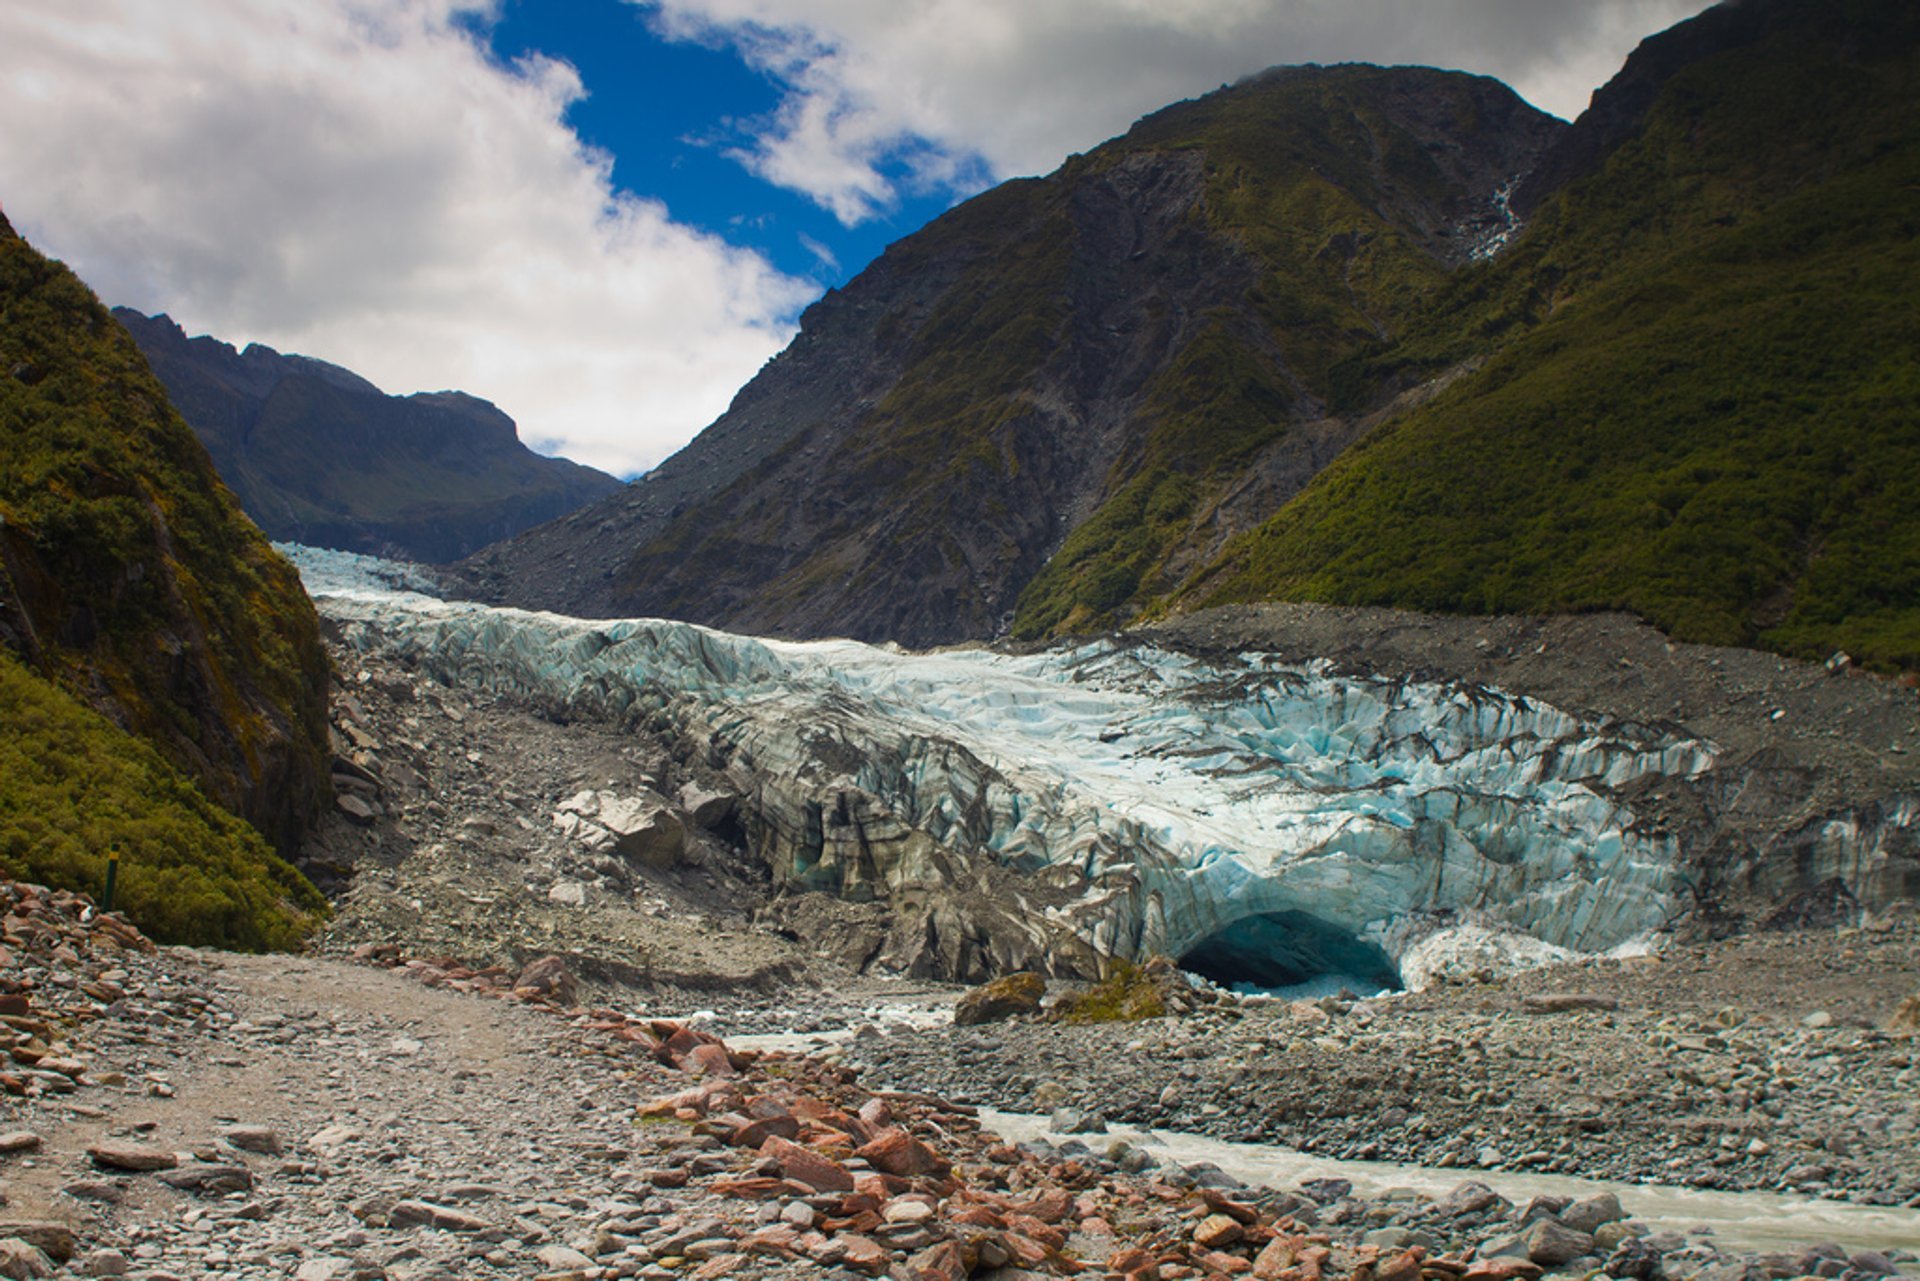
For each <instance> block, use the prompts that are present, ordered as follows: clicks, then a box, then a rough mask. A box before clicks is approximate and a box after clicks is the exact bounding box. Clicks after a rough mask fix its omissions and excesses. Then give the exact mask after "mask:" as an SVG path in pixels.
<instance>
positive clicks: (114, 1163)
mask: <svg viewBox="0 0 1920 1281" xmlns="http://www.w3.org/2000/svg"><path fill="white" fill-rule="evenodd" d="M87 1155H88V1156H90V1157H92V1158H93V1163H94V1164H95V1165H97V1166H99V1167H100V1168H101V1169H103V1170H132V1171H135V1172H139V1171H145V1170H171V1169H173V1168H174V1167H175V1166H177V1165H179V1164H180V1158H179V1157H177V1156H175V1155H174V1154H173V1153H172V1152H170V1151H168V1150H167V1149H166V1148H157V1147H154V1146H152V1145H151V1144H147V1143H123V1142H119V1141H116V1140H113V1139H108V1140H105V1141H104V1142H100V1143H96V1144H94V1145H93V1146H92V1147H90V1148H88V1149H87Z"/></svg>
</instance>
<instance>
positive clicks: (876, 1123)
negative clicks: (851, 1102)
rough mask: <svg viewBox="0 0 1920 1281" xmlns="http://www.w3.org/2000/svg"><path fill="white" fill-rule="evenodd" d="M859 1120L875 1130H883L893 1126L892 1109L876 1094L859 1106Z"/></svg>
mask: <svg viewBox="0 0 1920 1281" xmlns="http://www.w3.org/2000/svg"><path fill="white" fill-rule="evenodd" d="M860 1119H861V1120H862V1121H865V1122H866V1123H867V1124H868V1125H870V1126H872V1127H873V1128H874V1129H875V1130H884V1129H886V1128H887V1127H888V1126H890V1125H892V1124H893V1109H892V1108H891V1107H888V1106H887V1101H886V1100H885V1099H883V1098H881V1097H880V1096H879V1095H877V1094H876V1095H874V1096H873V1097H872V1098H870V1099H868V1100H867V1101H866V1102H865V1103H862V1104H861V1105H860Z"/></svg>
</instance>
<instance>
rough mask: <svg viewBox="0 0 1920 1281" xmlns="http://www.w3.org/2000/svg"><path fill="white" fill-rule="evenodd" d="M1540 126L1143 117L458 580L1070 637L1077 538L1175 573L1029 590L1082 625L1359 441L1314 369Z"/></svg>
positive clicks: (1350, 419)
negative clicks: (646, 472) (696, 425)
mask: <svg viewBox="0 0 1920 1281" xmlns="http://www.w3.org/2000/svg"><path fill="white" fill-rule="evenodd" d="M1559 128H1561V126H1560V125H1559V124H1558V122H1557V121H1554V120H1552V119H1551V118H1549V117H1546V116H1543V115H1541V114H1540V113H1538V112H1535V111H1533V110H1532V109H1530V108H1528V107H1527V106H1526V105H1525V104H1524V103H1522V102H1520V100H1519V99H1518V98H1517V97H1515V96H1514V95H1513V94H1512V93H1511V92H1510V91H1508V90H1507V89H1505V88H1504V87H1503V86H1500V85H1498V84H1496V83H1495V82H1492V81H1488V80H1484V79H1479V78H1475V77H1468V76H1460V75H1454V74H1450V73H1439V72H1431V71H1426V70H1420V69H1408V68H1401V69H1393V70H1382V69H1379V68H1367V67H1345V68H1326V69H1323V68H1304V69H1296V70H1290V71H1280V72H1273V73H1269V74H1267V75H1264V76H1261V77H1256V78H1254V79H1252V80H1250V81H1248V82H1245V83H1243V84H1241V85H1238V86H1235V87H1234V88H1232V89H1230V90H1222V91H1221V92H1220V93H1217V94H1213V95H1209V96H1208V97H1206V98H1203V99H1200V100H1198V101H1196V102H1191V103H1183V104H1180V105H1178V106H1175V107H1171V108H1169V109H1167V110H1166V111H1163V112H1160V113H1158V114H1156V115H1154V116H1151V117H1149V118H1147V119H1146V120H1143V121H1141V122H1140V123H1139V124H1138V125H1136V126H1135V128H1134V130H1133V131H1132V132H1131V133H1129V134H1128V135H1127V136H1126V137H1125V138H1122V139H1118V140H1115V141H1114V142H1112V143H1109V144H1107V145H1106V146H1104V147H1102V148H1099V149H1098V150H1096V151H1094V152H1093V153H1090V154H1089V155H1087V156H1084V157H1076V158H1074V159H1073V160H1071V161H1069V162H1068V164H1067V165H1066V166H1064V167H1063V168H1062V169H1061V170H1059V171H1058V172H1057V173H1055V174H1053V175H1051V176H1050V177H1047V178H1045V179H1031V180H1021V181H1016V182H1011V183H1007V184H1004V185H1003V186H1001V187H998V188H995V189H994V190H992V191H990V192H988V193H986V194H984V195H982V196H980V197H978V198H977V199H975V200H972V201H969V202H968V203H966V204H964V205H962V206H960V207H959V208H957V209H955V210H953V211H952V212H950V213H948V214H947V215H945V216H944V217H942V218H940V219H938V220H936V221H935V222H933V223H932V224H930V225H929V226H928V227H926V228H924V229H923V230H922V231H920V232H918V233H916V234H915V235H913V236H910V237H908V238H906V239H905V240H903V241H901V242H899V243H898V244H896V245H894V246H893V247H892V248H890V249H889V250H888V251H887V252H886V253H885V254H884V255H883V256H882V257H881V258H880V259H879V260H877V261H876V262H875V263H874V264H873V265H872V266H870V267H869V268H868V269H867V270H865V271H864V272H862V273H861V274H860V275H859V276H858V277H856V278H855V279H854V280H853V281H852V282H851V283H850V284H848V285H847V287H846V288H845V289H844V290H842V291H840V292H837V293H833V294H829V295H828V296H827V297H826V298H825V299H823V300H821V302H819V303H818V304H816V305H815V306H814V307H813V308H811V309H810V310H809V311H808V312H807V313H806V315H805V316H804V317H803V318H802V327H801V333H800V335H799V337H798V338H796V339H795V340H794V343H793V344H792V346H791V347H789V348H788V349H787V351H785V352H783V353H782V354H781V355H780V356H779V357H778V358H777V359H775V360H774V361H773V362H771V363H770V364H769V365H768V366H767V368H766V369H765V370H764V371H762V373H761V374H760V375H759V376H758V377H756V378H755V379H754V380H753V382H751V383H749V384H748V385H747V387H746V388H745V389H743V390H742V391H741V393H740V395H739V396H738V398H737V399H736V400H735V402H734V404H733V406H732V407H731V408H730V409H729V410H728V412H727V413H726V414H725V415H724V416H722V417H721V418H720V419H719V420H718V421H716V422H715V423H714V424H713V425H712V426H711V427H710V428H708V429H707V431H705V432H704V433H702V434H701V436H700V437H699V438H698V439H697V440H695V441H694V442H693V443H692V444H691V445H689V446H688V447H687V448H686V449H685V450H683V451H681V453H679V454H678V455H676V456H675V457H674V458H672V459H670V460H668V462H666V463H665V464H663V465H662V466H661V467H660V468H659V469H658V470H657V471H655V472H654V473H653V474H651V475H650V476H648V477H646V478H645V479H644V480H643V481H642V482H639V483H637V484H636V485H634V486H633V487H631V488H630V489H629V490H628V491H626V492H625V493H622V494H620V495H617V496H615V497H614V498H612V499H609V500H606V501H604V502H602V503H600V504H596V505H595V506H594V507H592V508H589V509H586V510H583V511H581V512H578V513H575V514H574V515H573V516H572V517H569V518H568V519H566V520H564V521H560V522H556V523H555V524H553V525H550V526H547V527H544V528H542V529H541V530H538V531H534V532H530V533H529V534H527V535H524V536H522V537H520V538H518V539H515V540H513V541H512V542H510V543H508V544H505V545H503V546H500V547H497V548H493V549H490V550H489V551H488V552H486V553H485V554H483V555H481V556H479V557H476V558H475V559H474V560H473V561H471V562H469V564H468V566H467V568H468V569H469V570H471V571H472V573H473V575H474V577H475V581H476V584H477V591H478V594H479V595H481V596H482V597H483V598H484V599H490V600H497V601H504V602H507V603H512V604H516V605H523V606H528V607H533V608H544V609H554V610H559V611H563V612H567V613H571V614H575V615H584V616H600V617H604V616H610V615H611V616H619V615H637V614H662V615H666V616H669V617H677V618H686V619H692V620H695V621H701V622H708V623H714V624H717V625H724V626H727V627H730V628H734V629H738V630H748V631H755V632H770V633H775V634H780V635H789V636H818V635H852V636H856V637H860V638H863V639H874V640H878V639H893V640H898V641H901V642H903V643H908V644H929V643H937V642H945V641H954V640H960V639H965V638H972V637H983V636H989V635H995V634H999V633H1001V632H1004V631H1005V630H1007V628H1008V627H1009V626H1010V625H1011V624H1012V623H1013V621H1014V619H1015V615H1016V612H1017V611H1022V610H1024V611H1026V612H1028V613H1031V614H1033V616H1034V621H1031V624H1030V625H1031V627H1032V628H1033V629H1034V630H1037V631H1044V630H1047V629H1048V628H1050V627H1052V626H1053V625H1054V624H1056V623H1058V622H1060V621H1061V620H1062V619H1063V618H1064V617H1065V615H1066V612H1067V610H1066V609H1058V610H1049V609H1046V608H1039V609H1038V612H1037V613H1035V612H1034V611H1035V609H1036V608H1038V607H1034V606H1032V605H1031V603H1028V604H1023V603H1022V593H1023V591H1024V590H1025V589H1027V588H1028V586H1029V584H1030V583H1032V582H1033V581H1034V580H1035V577H1036V575H1038V574H1039V573H1040V572H1041V570H1042V568H1043V567H1044V566H1046V565H1047V564H1048V562H1049V560H1050V558H1053V557H1054V556H1055V555H1056V553H1059V552H1060V551H1061V549H1062V547H1063V542H1065V541H1066V540H1067V539H1068V538H1069V535H1070V534H1071V532H1072V531H1073V530H1075V529H1076V528H1078V527H1081V526H1083V525H1085V524H1087V523H1088V522H1089V521H1090V520H1091V519H1093V518H1096V517H1097V516H1099V514H1100V513H1101V512H1102V511H1103V510H1105V511H1106V518H1107V519H1108V520H1109V521H1111V520H1135V519H1137V518H1138V517H1139V515H1140V513H1138V512H1135V513H1134V515H1133V516H1130V517H1128V516H1123V515H1122V514H1121V513H1122V512H1123V509H1124V511H1132V510H1133V509H1134V508H1139V509H1141V510H1142V511H1151V512H1152V513H1154V516H1153V519H1155V520H1159V521H1162V522H1166V523H1169V530H1163V531H1160V533H1159V534H1157V535H1156V537H1162V536H1164V539H1165V540H1166V541H1168V542H1169V543H1170V544H1171V545H1173V546H1174V547H1175V550H1174V551H1173V552H1171V553H1164V552H1163V550H1162V549H1159V548H1157V547H1156V548H1155V549H1154V550H1153V552H1152V553H1151V555H1148V553H1146V552H1142V553H1141V555H1142V556H1145V557H1146V559H1145V560H1141V559H1140V558H1139V557H1134V558H1132V559H1128V558H1124V557H1123V558H1122V559H1120V560H1117V561H1113V562H1112V563H1108V562H1106V561H1102V562H1101V563H1100V564H1099V565H1098V566H1084V567H1080V568H1077V569H1076V570H1075V571H1074V574H1073V575H1072V576H1070V577H1071V579H1072V581H1069V582H1067V583H1064V584H1061V585H1058V586H1056V587H1055V588H1053V589H1051V590H1050V591H1049V592H1048V593H1045V594H1046V595H1047V596H1048V598H1049V601H1052V600H1053V599H1054V598H1058V599H1059V600H1061V601H1066V602H1070V604H1080V605H1086V607H1087V608H1088V610H1090V611H1091V613H1092V614H1093V615H1103V614H1106V613H1110V612H1111V611H1112V610H1113V609H1114V608H1115V607H1117V606H1119V605H1121V604H1122V603H1124V602H1125V601H1126V600H1128V599H1130V598H1131V597H1132V596H1133V595H1134V594H1135V593H1136V589H1138V588H1140V587H1141V584H1142V582H1143V581H1144V579H1145V578H1148V577H1152V576H1153V574H1155V573H1158V572H1161V571H1160V570H1157V569H1155V568H1154V566H1153V565H1152V564H1150V563H1149V562H1157V561H1158V560H1159V559H1160V558H1161V557H1162V556H1163V555H1170V556H1172V557H1173V559H1174V560H1175V561H1178V562H1180V563H1185V562H1188V561H1192V560H1195V559H1201V558H1204V557H1205V556H1207V555H1208V554H1209V553H1210V550H1211V549H1213V548H1217V546H1218V545H1219V543H1220V541H1221V540H1223V539H1224V538H1225V537H1227V536H1228V535H1229V534H1231V533H1233V532H1235V530H1237V529H1239V528H1243V527H1245V525H1246V524H1247V523H1249V522H1251V521H1253V520H1257V519H1259V518H1260V517H1262V516H1264V515H1265V514H1266V512H1267V511H1269V510H1271V507H1272V506H1273V505H1274V504H1275V503H1277V502H1280V501H1284V499H1285V498H1286V497H1288V496H1290V495H1291V494H1292V493H1294V492H1296V491H1297V490H1298V489H1299V488H1300V487H1301V486H1302V485H1303V484H1305V482H1306V481H1307V480H1308V479H1310V478H1311V477H1312V475H1313V474H1314V473H1315V472H1316V471H1317V470H1318V469H1319V468H1320V467H1323V466H1324V465H1325V464H1326V463H1327V462H1328V461H1330V460H1331V459H1332V457H1333V456H1334V455H1335V454H1337V453H1338V452H1339V451H1340V449H1342V448H1344V446H1345V445H1346V444H1347V443H1349V442H1350V441H1351V440H1352V439H1354V437H1355V436H1356V435H1357V434H1358V433H1359V432H1360V431H1362V430H1364V429H1365V427H1366V426H1367V425H1368V422H1369V421H1370V419H1369V417H1368V414H1367V413H1366V412H1358V413H1353V412H1346V411H1341V412H1338V413H1336V412H1334V411H1332V410H1330V409H1329V402H1330V398H1331V397H1332V395H1333V387H1332V381H1331V377H1330V370H1331V366H1332V364H1333V362H1335V361H1336V360H1337V359H1338V358H1339V356H1340V355H1341V354H1343V353H1346V352H1349V351H1356V350H1358V349H1359V348H1360V347H1362V346H1364V345H1366V344H1367V343H1370V342H1373V341H1376V340H1377V339H1378V337H1379V336H1380V335H1381V334H1382V333H1383V332H1384V331H1385V330H1386V329H1387V328H1389V327H1391V326H1392V325H1394V324H1395V323H1396V317H1397V314H1398V312H1399V310H1400V309H1401V308H1402V307H1403V306H1404V304H1405V302H1406V300H1407V293H1408V291H1409V290H1410V289H1413V288H1416V287H1418V286H1420V285H1424V284H1426V283H1431V282H1435V281H1438V280H1439V279H1441V278H1442V277H1443V276H1444V275H1445V273H1446V271H1447V270H1448V269H1449V268H1450V267H1451V266H1452V265H1454V264H1457V263H1459V262H1461V261H1464V260H1465V259H1466V258H1468V257H1469V256H1470V255H1471V252H1472V250H1473V247H1474V245H1475V244H1477V243H1478V242H1479V241H1480V240H1481V239H1482V238H1483V237H1484V235H1485V234H1486V233H1487V230H1488V227H1489V226H1491V225H1492V223H1493V222H1497V221H1498V219H1497V217H1496V210H1495V204H1496V201H1495V192H1496V191H1497V190H1499V189H1501V188H1503V186H1504V185H1505V184H1507V183H1509V182H1510V180H1511V179H1512V178H1513V177H1514V176H1515V175H1517V174H1519V173H1521V172H1523V171H1524V170H1526V169H1527V168H1528V167H1529V166H1530V165H1531V163H1532V160H1533V157H1534V156H1535V155H1536V154H1537V153H1538V152H1539V151H1540V149H1541V148H1542V147H1544V146H1545V145H1547V143H1548V142H1549V140H1550V139H1551V138H1552V137H1553V136H1554V135H1555V134H1556V132H1557V131H1558V130H1559ZM1305 210H1310V211H1312V212H1311V213H1310V214H1304V213H1303V212H1302V211H1305ZM1302 218H1304V219H1305V222H1304V224H1303V225H1295V224H1296V223H1300V222H1301V219H1302ZM1282 224H1285V226H1286V230H1285V231H1284V232H1279V233H1276V232H1275V230H1274V228H1275V227H1276V226H1278V225H1282ZM1400 390H1402V389H1401V388H1398V387H1394V388H1390V389H1388V390H1387V392H1386V395H1385V396H1384V397H1383V399H1390V398H1391V396H1392V394H1393V393H1394V392H1397V391H1400ZM1371 408H1372V406H1364V407H1363V409H1371ZM1148 491H1152V492H1154V493H1157V494H1158V495H1159V497H1158V498H1157V499H1155V498H1153V497H1150V496H1148ZM1115 503H1117V504H1119V506H1118V507H1117V508H1116V507H1110V506H1109V505H1110V504H1115ZM1175 526H1177V528H1174V527H1175ZM1102 575H1104V576H1105V578H1101V576H1102ZM1095 579H1100V582H1099V583H1096V582H1095V581H1094V580H1095ZM1083 580H1084V581H1083ZM1108 580H1111V581H1108ZM1123 580H1125V581H1123ZM1103 584H1104V585H1103ZM1108 598H1111V599H1108ZM1089 602H1091V603H1089Z"/></svg>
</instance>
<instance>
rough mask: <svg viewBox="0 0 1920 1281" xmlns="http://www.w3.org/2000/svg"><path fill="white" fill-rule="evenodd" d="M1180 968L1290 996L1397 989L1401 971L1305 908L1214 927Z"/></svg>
mask: <svg viewBox="0 0 1920 1281" xmlns="http://www.w3.org/2000/svg"><path fill="white" fill-rule="evenodd" d="M1180 968H1182V969H1184V970H1189V971H1191V972H1193V973H1195V974H1198V975H1200V976H1201V977H1203V978H1206V979H1209V980H1211V981H1213V982H1215V983H1218V984H1220V985H1221V986H1222V987H1256V988H1262V989H1266V990H1269V991H1274V990H1278V991H1282V992H1285V993H1286V994H1287V995H1290V996H1321V995H1327V994H1330V993H1333V992H1337V991H1339V990H1340V989H1341V988H1343V987H1344V988H1351V989H1352V990H1353V991H1355V992H1357V993H1359V994H1360V995H1362V996H1371V995H1373V994H1374V993H1375V992H1379V991H1381V990H1383V989H1384V990H1388V991H1398V990H1399V989H1400V987H1401V986H1402V985H1401V982H1400V972H1399V970H1397V969H1396V968H1395V967H1394V964H1393V961H1392V960H1391V959H1389V958H1388V956H1387V954H1386V953H1385V952H1384V951H1382V950H1381V949H1380V947H1379V945H1378V944H1375V943H1370V942H1368V941H1367V940H1365V939H1362V938H1359V937H1357V936H1355V935H1354V933H1353V932H1352V931H1351V930H1345V929H1342V928H1341V927H1340V926H1338V925H1334V924H1332V923H1331V922H1328V921H1323V920H1321V919H1320V918H1319V917H1317V916H1314V915H1312V914H1311V913H1308V912H1298V911H1290V912H1262V913H1260V914H1258V915H1255V916H1248V917H1243V918H1241V919H1240V920H1238V921H1235V922H1234V923H1233V924H1231V925H1228V926H1226V927H1224V928H1222V929H1219V930H1216V931H1214V932H1213V933H1212V934H1209V935H1207V937H1205V938H1203V939H1201V940H1200V941H1199V942H1198V943H1196V944H1194V945H1193V946H1192V947H1190V948H1188V949H1187V951H1186V952H1185V953H1184V954H1183V955H1182V956H1181V958H1180Z"/></svg>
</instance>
